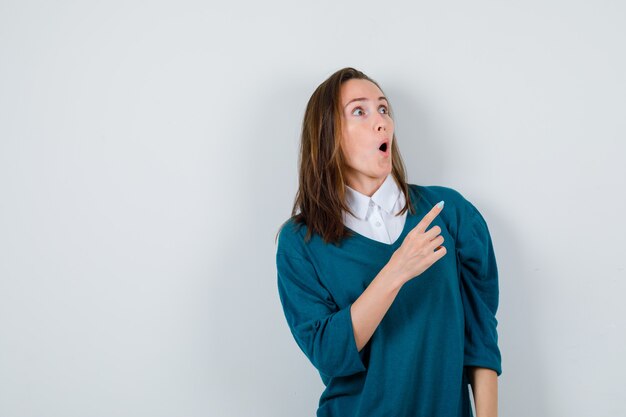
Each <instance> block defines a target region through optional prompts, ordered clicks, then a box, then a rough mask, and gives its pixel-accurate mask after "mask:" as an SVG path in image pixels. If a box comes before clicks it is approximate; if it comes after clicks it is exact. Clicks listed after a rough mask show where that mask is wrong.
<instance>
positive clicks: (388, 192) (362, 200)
mask: <svg viewBox="0 0 626 417" xmlns="http://www.w3.org/2000/svg"><path fill="white" fill-rule="evenodd" d="M399 195H400V188H399V187H398V184H396V181H395V179H394V178H393V175H392V174H389V175H387V178H385V181H384V182H383V183H382V184H381V186H380V187H378V190H376V192H375V193H374V194H372V197H371V198H370V197H368V196H366V195H365V194H361V193H360V192H358V191H356V190H355V189H353V188H351V187H349V186H348V185H346V202H347V204H348V207H350V209H351V210H352V211H353V212H354V214H355V216H356V217H358V218H359V219H361V220H365V217H366V216H367V212H368V210H369V203H370V200H371V201H373V202H374V203H375V204H378V205H379V206H380V207H381V208H382V209H383V210H385V211H386V212H387V213H389V214H394V213H392V210H393V207H394V206H395V204H396V201H397V200H398V196H399Z"/></svg>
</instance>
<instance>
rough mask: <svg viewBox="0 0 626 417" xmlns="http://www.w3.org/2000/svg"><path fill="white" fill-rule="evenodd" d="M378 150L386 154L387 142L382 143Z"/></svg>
mask: <svg viewBox="0 0 626 417" xmlns="http://www.w3.org/2000/svg"><path fill="white" fill-rule="evenodd" d="M378 149H379V150H380V151H382V152H387V142H383V144H382V145H380V147H379V148H378Z"/></svg>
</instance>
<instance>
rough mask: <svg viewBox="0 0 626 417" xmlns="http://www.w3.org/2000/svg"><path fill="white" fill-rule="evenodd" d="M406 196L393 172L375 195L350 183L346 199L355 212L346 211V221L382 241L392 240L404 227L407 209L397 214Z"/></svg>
mask: <svg viewBox="0 0 626 417" xmlns="http://www.w3.org/2000/svg"><path fill="white" fill-rule="evenodd" d="M405 202H406V200H405V198H404V193H403V192H402V191H401V190H400V188H399V187H398V185H397V184H396V181H395V180H394V178H393V175H392V174H389V175H388V176H387V178H386V179H385V181H384V182H383V183H382V184H381V186H380V187H379V188H378V190H376V192H375V193H374V194H372V197H368V196H366V195H365V194H361V193H360V192H358V191H356V190H355V189H353V188H350V187H349V186H348V185H346V203H347V204H348V207H350V209H351V210H352V211H353V212H354V214H355V216H356V217H355V216H352V215H351V214H350V213H348V212H346V211H344V212H343V222H344V224H345V225H346V226H347V227H348V228H350V229H352V230H354V231H355V232H357V233H359V234H360V235H363V236H365V237H368V238H370V239H373V240H377V241H379V242H383V243H386V244H392V243H393V242H395V241H396V240H397V239H398V237H400V234H401V233H402V229H403V228H404V222H405V221H406V215H407V212H404V213H403V214H402V216H396V215H395V214H396V213H398V212H399V211H400V210H402V208H403V207H404V204H405Z"/></svg>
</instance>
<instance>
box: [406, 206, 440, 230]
mask: <svg viewBox="0 0 626 417" xmlns="http://www.w3.org/2000/svg"><path fill="white" fill-rule="evenodd" d="M441 210H443V200H441V201H440V202H439V203H437V204H435V205H434V206H433V208H432V209H430V211H429V212H428V213H427V214H426V215H425V216H424V218H423V219H422V220H420V222H419V223H418V224H417V226H415V227H414V228H413V230H415V231H416V232H417V233H424V230H426V228H427V227H428V226H429V225H430V223H432V221H433V220H434V219H435V217H437V215H438V214H439V213H441Z"/></svg>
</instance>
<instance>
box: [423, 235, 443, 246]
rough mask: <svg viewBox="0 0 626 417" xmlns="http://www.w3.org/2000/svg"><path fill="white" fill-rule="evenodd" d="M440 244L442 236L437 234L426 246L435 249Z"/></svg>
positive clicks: (441, 243)
mask: <svg viewBox="0 0 626 417" xmlns="http://www.w3.org/2000/svg"><path fill="white" fill-rule="evenodd" d="M441 245H443V236H441V235H439V236H437V237H436V238H434V239H433V240H431V241H430V242H428V246H427V247H428V249H429V250H437V249H439V248H440V247H441Z"/></svg>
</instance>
